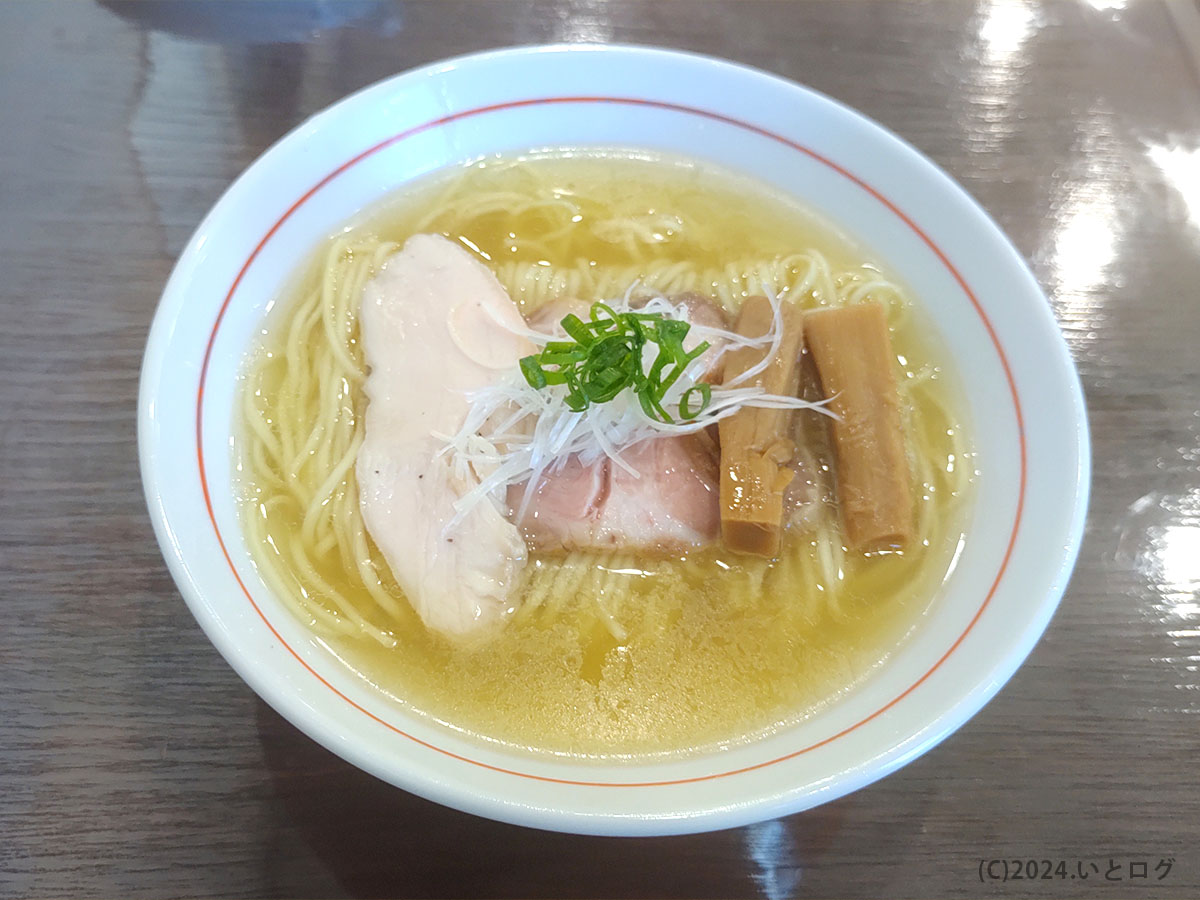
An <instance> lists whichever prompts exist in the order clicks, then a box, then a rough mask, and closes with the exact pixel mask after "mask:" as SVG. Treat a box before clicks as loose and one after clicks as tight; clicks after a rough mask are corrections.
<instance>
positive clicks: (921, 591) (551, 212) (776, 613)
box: [235, 151, 973, 757]
mask: <svg viewBox="0 0 1200 900" xmlns="http://www.w3.org/2000/svg"><path fill="white" fill-rule="evenodd" d="M418 233H440V234H442V235H445V236H446V237H448V238H450V239H451V240H454V241H457V242H459V243H461V244H462V245H463V246H464V247H466V248H468V249H469V250H471V252H472V253H475V254H477V255H478V256H479V258H481V259H482V260H483V261H484V262H485V263H486V264H487V265H488V266H489V267H490V268H491V269H492V270H493V271H494V272H495V273H496V275H497V277H498V278H499V280H500V282H501V283H502V284H503V285H504V286H505V288H506V289H507V290H508V291H509V293H510V295H511V296H512V298H513V299H514V300H515V301H516V302H517V303H518V305H519V306H520V308H521V310H522V312H523V313H525V314H526V315H529V314H531V313H532V312H534V311H535V310H536V309H537V308H538V307H539V306H540V305H542V304H543V303H545V302H547V301H549V300H552V299H555V298H558V297H563V296H569V297H575V298H580V299H585V300H592V299H604V298H612V297H619V296H621V295H623V294H624V293H625V291H626V290H627V289H628V288H629V287H630V285H631V284H633V283H634V282H640V284H641V285H643V286H645V287H648V288H651V289H654V290H658V291H661V292H662V293H664V294H667V295H671V294H674V293H678V292H682V291H698V292H701V293H704V294H707V295H709V296H711V297H713V298H715V299H716V300H717V301H718V302H720V303H721V304H722V305H724V307H725V308H726V309H727V310H728V311H730V312H734V311H736V309H737V307H738V305H739V304H740V302H741V301H742V300H743V299H744V298H745V297H746V296H749V295H751V294H754V293H761V292H763V291H764V290H771V291H774V292H775V293H777V294H780V295H781V297H782V298H783V299H784V300H785V301H787V302H792V303H797V304H800V305H801V306H803V307H806V308H809V307H818V306H825V305H838V304H844V303H855V302H862V301H866V300H869V301H875V302H879V303H881V304H883V305H884V306H885V308H886V310H887V313H888V322H889V326H890V329H891V336H892V341H893V348H894V350H895V353H896V366H897V375H898V378H899V381H900V387H901V397H902V400H903V404H904V407H905V428H906V441H907V444H908V448H909V457H910V460H909V461H910V466H911V472H912V479H913V485H914V503H915V506H916V509H915V516H916V521H917V528H918V532H919V538H918V540H916V541H914V542H913V544H912V545H911V546H909V547H907V548H905V549H904V550H902V551H890V552H882V553H874V554H855V553H851V552H850V551H848V550H847V549H846V548H845V547H844V546H843V541H842V538H841V536H840V532H839V520H838V511H837V507H836V503H835V498H836V493H835V491H834V485H833V483H832V482H833V478H834V471H833V470H834V468H835V466H834V464H833V460H832V459H831V451H830V449H829V441H828V435H827V424H826V422H827V420H825V419H824V418H822V417H820V416H818V415H816V414H814V413H812V412H806V411H801V412H798V413H797V414H796V415H797V420H798V424H797V428H798V429H799V430H800V431H801V432H802V434H803V436H804V440H805V443H806V444H807V445H808V447H809V448H810V451H811V453H812V454H813V457H814V458H815V460H816V461H817V463H818V464H819V469H820V473H821V474H820V480H821V484H820V485H819V490H820V493H821V497H822V502H821V503H820V504H818V506H817V513H816V514H815V515H813V516H810V517H809V518H808V520H806V521H805V522H804V523H800V524H796V525H793V526H792V527H790V528H789V529H788V531H787V532H786V533H785V535H784V540H783V549H782V552H781V554H780V555H779V557H778V558H776V559H774V560H764V559H759V558H756V557H748V556H741V555H738V554H734V553H730V552H728V551H726V550H724V549H722V548H721V547H720V545H714V546H712V547H710V548H706V549H703V550H698V551H693V552H690V553H685V554H681V555H675V556H663V555H661V554H659V555H655V554H639V553H633V552H622V551H613V552H603V553H601V552H580V551H576V552H572V553H570V554H568V555H566V556H561V555H559V556H540V557H539V556H537V555H532V556H531V558H530V563H529V565H528V566H527V567H526V569H525V572H524V575H523V576H522V581H521V583H520V584H519V585H517V586H516V588H515V590H514V592H513V598H514V602H513V611H512V613H511V616H510V617H509V620H508V621H507V623H506V625H505V627H504V628H503V629H502V630H500V631H499V632H498V633H495V634H490V635H488V636H486V637H484V638H481V639H478V640H474V641H467V642H462V641H457V642H456V641H451V640H448V639H447V638H445V637H442V636H439V635H438V634H436V633H433V632H431V631H429V630H427V629H426V628H425V627H424V625H423V624H422V623H421V621H420V620H419V619H418V618H417V616H416V614H415V613H414V612H413V611H412V609H411V608H410V607H409V605H408V604H407V603H406V602H405V600H404V597H403V594H402V593H401V591H400V589H399V588H398V587H397V586H396V584H395V582H394V580H393V579H392V578H391V576H390V573H389V572H388V570H387V565H386V563H385V562H384V561H383V559H382V556H381V555H380V554H379V553H378V551H377V549H376V548H375V546H374V544H373V543H372V542H371V540H370V537H369V535H368V534H367V533H366V530H365V528H364V527H363V523H362V517H361V513H360V511H359V508H358V488H357V485H356V483H355V478H354V467H353V462H354V453H355V451H356V449H357V446H358V443H360V442H361V433H362V418H363V411H364V408H365V404H366V400H365V397H364V396H363V392H362V378H363V376H364V375H365V368H364V366H363V363H362V354H361V349H360V347H359V345H358V333H357V322H356V317H357V310H358V308H359V307H358V304H359V302H360V298H361V294H362V288H363V284H364V283H365V282H366V280H367V279H369V278H370V276H371V274H372V273H373V272H374V271H377V270H378V267H379V265H380V264H381V263H382V262H383V261H384V260H385V259H386V258H387V256H388V255H389V254H390V253H392V252H394V250H395V249H396V248H397V246H398V245H400V244H403V242H404V241H405V240H406V239H407V238H408V237H409V236H411V235H413V234H418ZM276 306H277V308H276V309H275V310H274V311H273V312H272V314H271V316H270V318H269V319H268V321H267V323H266V325H265V327H264V330H263V332H262V338H261V346H259V347H256V348H255V350H254V352H253V353H252V356H251V358H250V360H249V363H248V366H247V371H246V375H245V385H244V394H243V402H242V409H241V414H242V415H243V416H244V419H245V427H244V428H243V430H242V432H241V433H240V434H239V435H238V436H237V440H236V441H235V452H236V454H237V462H238V466H239V471H240V472H241V495H242V501H243V508H244V516H245V522H246V529H247V534H248V538H249V543H250V545H251V549H252V552H253V553H254V555H255V559H256V564H257V566H258V568H259V570H260V572H261V573H262V575H263V577H264V579H265V580H266V581H267V583H268V584H270V585H271V586H272V587H273V588H274V590H275V591H276V592H277V593H278V594H279V595H280V596H281V597H282V598H283V599H284V601H285V602H287V603H288V604H289V605H290V606H291V607H292V608H293V610H294V612H295V614H296V615H297V616H298V617H300V618H301V620H303V621H305V622H306V623H308V624H310V625H311V627H312V629H313V631H314V634H315V635H316V636H317V638H318V639H319V640H321V641H323V642H325V643H326V644H327V645H328V646H329V647H330V649H331V650H332V651H333V652H334V653H335V654H336V655H337V657H338V658H339V659H340V660H342V661H343V662H344V664H345V665H347V666H349V667H351V668H352V669H353V670H354V671H355V672H357V673H358V674H359V675H360V676H361V677H362V678H364V679H366V680H367V681H369V682H370V683H372V684H373V685H375V686H376V687H377V688H378V689H379V690H380V691H382V692H384V693H385V694H387V695H389V696H390V697H392V698H393V699H394V700H395V702H397V703H400V704H403V705H404V706H406V707H408V708H410V709H412V710H414V711H417V712H419V713H420V714H423V715H425V716H428V717H430V718H432V719H434V720H437V721H439V722H441V723H443V724H444V726H445V727H447V728H452V729H456V730H459V731H462V732H466V733H469V734H473V735H476V736H478V737H479V738H480V739H483V740H488V741H496V742H501V743H504V744H507V745H511V746H513V747H517V748H524V749H526V750H528V751H529V752H535V753H554V754H569V755H572V756H582V757H587V756H606V757H611V756H614V755H628V756H637V757H644V756H646V755H648V754H649V755H653V754H660V753H677V752H682V751H687V750H694V749H701V748H705V747H711V746H713V745H717V744H725V743H730V742H737V741H741V740H746V739H748V738H750V737H752V736H754V735H756V734H759V733H762V732H763V731H764V730H769V729H772V728H776V727H779V726H780V725H783V724H787V723H790V722H794V721H796V720H797V719H800V718H803V717H807V716H811V715H812V714H814V713H815V712H817V711H818V710H820V709H821V708H823V707H824V706H826V705H828V704H829V703H831V702H833V701H835V700H836V699H837V698H838V697H839V696H840V695H842V694H843V693H844V692H846V691H849V690H851V689H852V688H853V687H854V686H855V685H856V684H858V683H859V682H860V681H861V680H862V679H863V678H865V677H866V676H867V675H868V674H869V673H870V672H871V671H872V670H873V669H874V668H875V667H877V666H878V665H879V664H880V663H881V662H882V661H884V660H885V659H886V658H887V657H888V655H889V654H890V653H891V652H892V651H893V650H894V649H895V648H896V646H897V645H898V644H899V643H900V642H901V641H902V640H903V639H904V637H905V635H906V634H908V633H909V632H910V631H911V630H912V629H913V628H914V627H916V626H917V625H918V623H919V621H920V619H921V617H922V614H923V613H924V612H925V610H926V609H928V607H929V605H930V604H931V603H932V602H934V601H935V599H936V596H937V593H938V589H939V586H940V585H941V584H942V582H943V580H944V579H945V577H946V575H947V570H948V568H949V566H950V565H951V562H952V560H953V558H954V556H955V550H956V548H957V547H958V546H959V543H960V541H961V540H962V537H963V535H962V522H963V520H964V518H965V513H964V507H965V506H966V503H967V500H968V498H969V495H970V492H971V491H970V488H971V483H972V480H973V471H972V467H973V462H972V455H971V453H970V452H969V449H968V448H969V443H968V441H967V440H966V438H965V437H964V434H963V423H962V421H961V418H960V416H961V410H962V409H963V408H964V404H962V403H961V402H960V401H959V398H958V397H957V395H956V394H955V391H954V387H953V384H952V381H953V379H952V377H950V376H952V373H947V371H946V369H945V365H946V362H947V360H948V355H947V354H946V353H945V351H944V348H942V347H941V346H940V345H939V343H938V340H937V337H936V329H935V327H933V326H932V324H931V323H930V321H929V320H928V319H927V318H926V316H925V315H924V314H923V312H922V310H921V308H920V303H919V299H913V298H909V297H907V296H905V294H904V292H903V291H902V290H901V289H900V288H898V287H897V286H896V285H895V284H894V283H893V282H891V281H889V280H888V278H887V275H886V272H884V271H882V269H881V268H880V267H879V266H878V264H877V263H876V261H874V260H873V259H872V258H871V257H870V255H869V254H868V253H865V252H864V251H863V250H861V249H860V248H859V247H857V246H855V244H854V243H853V242H852V241H851V240H849V239H848V238H847V237H845V236H844V235H842V234H840V233H838V232H837V231H836V230H835V229H834V228H832V227H831V226H829V225H828V224H826V223H824V222H822V221H821V220H819V219H818V218H816V217H815V216H813V215H811V214H809V213H807V212H806V211H804V210H803V209H801V208H799V207H797V206H793V205H791V204H790V203H788V202H785V201H784V200H783V199H781V198H780V197H779V196H778V195H777V194H773V193H771V192H770V191H768V190H767V189H766V188H765V187H764V186H762V185H760V184H758V183H757V182H754V181H751V180H748V179H745V178H742V177H740V176H735V175H733V174H731V173H727V172H724V171H721V170H715V169H714V168H712V167H711V166H708V165H707V164H703V165H702V164H698V163H694V162H691V161H688V160H683V159H674V158H663V157H647V156H646V155H644V154H632V153H623V152H618V151H611V152H599V151H589V152H587V153H583V152H576V153H571V152H556V153H552V154H539V155H532V156H528V157H522V158H520V159H489V160H485V161H482V162H480V163H477V164H474V165H471V166H469V167H463V168H461V169H458V170H455V171H453V172H449V173H441V174H439V175H438V176H437V177H435V178H432V179H429V180H427V181H425V182H424V183H421V184H417V185H414V186H412V187H411V188H406V189H404V190H403V191H402V192H400V193H398V194H397V195H395V196H393V197H391V198H389V199H388V200H387V201H386V203H385V204H384V205H381V206H379V207H377V208H374V209H371V210H369V211H368V212H367V213H366V214H365V215H363V216H361V217H360V218H359V219H357V220H356V221H354V222H352V223H350V224H349V225H348V226H347V227H346V228H345V229H343V230H341V231H340V232H338V233H337V234H336V235H334V236H333V237H331V238H330V239H329V240H328V241H327V242H326V243H325V244H323V245H322V246H321V247H319V248H317V249H315V250H314V252H313V255H312V257H311V258H310V259H309V260H307V261H305V263H304V265H303V267H302V269H301V270H300V272H299V274H298V275H297V277H296V278H295V279H294V281H293V283H292V285H291V287H290V288H289V289H288V290H287V291H286V292H285V295H284V296H282V297H281V298H280V302H279V303H278V304H277V305H276ZM429 377H430V378H436V377H437V374H436V372H430V373H429ZM810 381H811V377H810ZM414 389H419V386H414ZM806 390H809V391H812V390H814V388H813V386H812V385H811V384H809V386H808V387H807V388H806Z"/></svg>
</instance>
